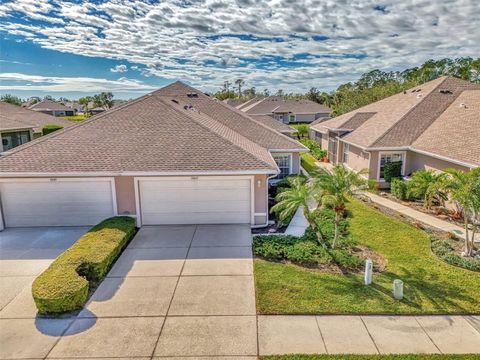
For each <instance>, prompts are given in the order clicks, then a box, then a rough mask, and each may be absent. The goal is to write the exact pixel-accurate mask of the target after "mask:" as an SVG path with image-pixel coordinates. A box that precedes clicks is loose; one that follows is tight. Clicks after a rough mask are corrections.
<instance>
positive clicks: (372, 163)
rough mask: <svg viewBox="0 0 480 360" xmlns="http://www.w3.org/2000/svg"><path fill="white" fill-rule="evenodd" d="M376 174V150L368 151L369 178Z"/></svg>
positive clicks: (374, 177) (374, 176)
mask: <svg viewBox="0 0 480 360" xmlns="http://www.w3.org/2000/svg"><path fill="white" fill-rule="evenodd" d="M377 176H378V151H370V179H374V180H376V179H377Z"/></svg>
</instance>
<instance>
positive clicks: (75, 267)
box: [32, 216, 135, 314]
mask: <svg viewBox="0 0 480 360" xmlns="http://www.w3.org/2000/svg"><path fill="white" fill-rule="evenodd" d="M134 233H135V220H134V219H133V218H131V217H127V216H117V217H112V218H109V219H106V220H104V221H102V222H101V223H100V224H98V225H96V226H94V227H93V228H92V229H90V230H89V231H88V232H87V233H86V234H85V235H83V236H82V237H81V238H80V239H79V240H78V241H77V242H75V244H73V245H72V246H71V247H70V248H69V249H68V250H67V251H65V252H64V253H63V254H61V255H60V256H59V257H58V258H57V259H56V260H55V261H54V262H53V263H52V264H51V265H50V267H49V268H48V269H47V270H45V271H44V272H43V273H42V274H40V275H39V276H38V277H37V278H36V279H35V281H34V282H33V285H32V295H33V299H34V301H35V305H36V306H37V309H38V311H39V313H40V314H58V313H63V312H68V311H73V310H76V309H79V308H81V307H82V306H83V304H85V302H86V301H87V298H88V290H89V285H90V284H89V282H91V283H93V284H95V283H98V282H99V281H101V280H102V279H103V278H104V277H105V275H106V274H107V272H108V270H109V269H110V267H111V265H112V264H113V262H114V261H115V259H116V258H117V257H118V256H119V255H120V252H121V251H122V249H123V248H124V247H125V246H126V244H127V243H128V241H129V240H130V238H131V237H132V235H133V234H134Z"/></svg>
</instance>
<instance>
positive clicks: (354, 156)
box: [340, 145, 369, 171]
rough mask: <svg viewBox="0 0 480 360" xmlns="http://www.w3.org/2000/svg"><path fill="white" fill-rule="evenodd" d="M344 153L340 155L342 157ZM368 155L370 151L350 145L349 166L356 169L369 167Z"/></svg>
mask: <svg viewBox="0 0 480 360" xmlns="http://www.w3.org/2000/svg"><path fill="white" fill-rule="evenodd" d="M342 151H343V149H342ZM342 155H343V154H341V155H340V157H342ZM368 157H369V155H368V153H365V152H363V151H362V149H360V148H358V147H355V146H352V145H349V151H348V162H347V166H348V167H349V168H350V169H352V170H355V171H361V170H363V169H368Z"/></svg>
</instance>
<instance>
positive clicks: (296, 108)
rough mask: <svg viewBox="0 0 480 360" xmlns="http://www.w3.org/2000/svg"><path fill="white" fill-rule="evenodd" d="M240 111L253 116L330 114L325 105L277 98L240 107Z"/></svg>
mask: <svg viewBox="0 0 480 360" xmlns="http://www.w3.org/2000/svg"><path fill="white" fill-rule="evenodd" d="M242 110H243V111H245V112H246V113H248V114H255V115H263V114H271V113H288V112H291V113H294V114H319V113H326V114H329V113H330V112H331V109H330V108H328V107H326V106H325V105H321V104H318V103H316V102H313V101H310V100H295V99H283V98H281V97H278V96H270V97H267V98H264V99H261V100H259V101H257V102H256V103H254V104H251V106H246V107H242Z"/></svg>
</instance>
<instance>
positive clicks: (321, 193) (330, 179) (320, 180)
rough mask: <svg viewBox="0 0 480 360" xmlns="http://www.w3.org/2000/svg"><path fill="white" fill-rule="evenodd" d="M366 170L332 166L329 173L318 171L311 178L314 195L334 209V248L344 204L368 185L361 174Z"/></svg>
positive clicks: (324, 204) (365, 172) (323, 203)
mask: <svg viewBox="0 0 480 360" xmlns="http://www.w3.org/2000/svg"><path fill="white" fill-rule="evenodd" d="M367 173H368V171H367V170H362V171H360V172H358V173H357V172H354V171H349V170H347V168H345V166H343V165H336V166H334V167H333V169H332V171H331V173H329V172H327V171H320V172H318V174H317V175H316V176H315V177H314V178H313V188H314V196H315V198H316V199H317V200H319V201H320V203H321V204H322V205H323V206H326V207H330V208H332V209H333V210H334V211H335V220H334V223H335V235H334V238H333V242H332V248H333V249H334V248H335V246H336V243H337V241H338V238H339V235H340V234H339V228H340V222H341V219H342V215H343V212H344V211H345V204H346V203H347V202H348V199H349V198H350V197H352V196H353V195H355V194H357V193H358V192H361V191H363V190H365V189H367V188H368V187H369V183H368V180H366V179H364V178H363V177H362V175H365V174H367Z"/></svg>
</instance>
